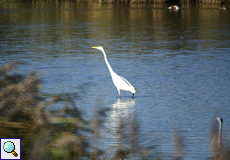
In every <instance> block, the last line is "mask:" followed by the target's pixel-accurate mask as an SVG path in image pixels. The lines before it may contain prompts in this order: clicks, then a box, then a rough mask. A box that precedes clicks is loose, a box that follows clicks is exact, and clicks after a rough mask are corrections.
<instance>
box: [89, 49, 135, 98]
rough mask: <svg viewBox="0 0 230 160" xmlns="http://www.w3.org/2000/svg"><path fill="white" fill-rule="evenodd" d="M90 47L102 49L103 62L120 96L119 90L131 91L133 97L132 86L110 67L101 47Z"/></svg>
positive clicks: (133, 90)
mask: <svg viewBox="0 0 230 160" xmlns="http://www.w3.org/2000/svg"><path fill="white" fill-rule="evenodd" d="M92 48H94V49H98V50H100V51H102V53H103V54H104V58H105V63H106V64H107V67H108V69H109V72H110V74H111V77H112V80H113V84H114V85H115V86H116V87H117V91H118V93H119V96H120V98H121V94H120V90H125V91H130V92H131V93H133V95H132V98H134V93H136V91H135V89H134V87H133V86H132V85H131V84H130V83H129V82H128V81H127V80H126V79H125V78H123V77H121V76H119V75H117V74H116V73H115V72H114V71H113V69H112V67H111V66H110V64H109V62H108V60H107V58H106V54H105V51H104V49H103V47H101V46H98V47H92Z"/></svg>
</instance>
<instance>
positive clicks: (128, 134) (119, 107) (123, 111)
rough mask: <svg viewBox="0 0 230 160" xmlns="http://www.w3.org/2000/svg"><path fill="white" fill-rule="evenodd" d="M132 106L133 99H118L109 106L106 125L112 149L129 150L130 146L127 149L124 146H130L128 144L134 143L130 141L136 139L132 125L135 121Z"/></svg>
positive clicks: (133, 103) (133, 104)
mask: <svg viewBox="0 0 230 160" xmlns="http://www.w3.org/2000/svg"><path fill="white" fill-rule="evenodd" d="M134 106H135V100H134V99H131V100H126V101H124V100H121V99H118V100H117V101H116V102H115V103H114V104H113V105H112V106H111V108H112V111H111V114H110V117H109V121H108V125H109V127H110V129H111V133H112V134H111V135H112V143H111V144H112V147H114V148H130V146H128V147H127V146H125V145H124V144H131V145H132V143H130V142H136V141H135V140H133V139H132V138H135V139H136V130H135V129H136V127H135V125H134V124H135V123H133V122H134V121H135V114H134V112H135V109H134ZM126 142H128V143H126ZM132 146H133V145H132ZM132 146H131V147H132ZM132 148H133V147H132Z"/></svg>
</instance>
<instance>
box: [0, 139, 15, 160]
mask: <svg viewBox="0 0 230 160" xmlns="http://www.w3.org/2000/svg"><path fill="white" fill-rule="evenodd" d="M3 149H4V151H5V152H7V153H12V154H13V155H14V156H15V157H17V156H18V154H17V153H16V152H15V151H14V150H15V145H14V143H13V142H11V141H7V142H5V143H4V145H3Z"/></svg>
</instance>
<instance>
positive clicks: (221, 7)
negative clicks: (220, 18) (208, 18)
mask: <svg viewBox="0 0 230 160" xmlns="http://www.w3.org/2000/svg"><path fill="white" fill-rule="evenodd" d="M219 9H222V10H226V9H228V7H227V6H220V8H219Z"/></svg>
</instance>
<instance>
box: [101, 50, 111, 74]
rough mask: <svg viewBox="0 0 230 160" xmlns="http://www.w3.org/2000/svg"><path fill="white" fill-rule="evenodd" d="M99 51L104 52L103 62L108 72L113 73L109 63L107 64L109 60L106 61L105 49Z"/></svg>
mask: <svg viewBox="0 0 230 160" xmlns="http://www.w3.org/2000/svg"><path fill="white" fill-rule="evenodd" d="M101 51H102V53H103V54H104V59H105V63H106V64H107V67H108V69H109V72H110V73H113V72H114V71H113V69H112V67H111V66H110V64H109V62H108V60H107V57H106V54H105V51H104V50H101Z"/></svg>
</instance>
